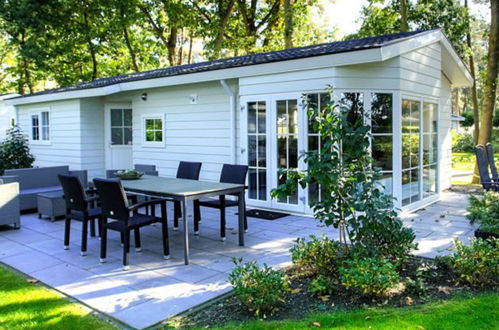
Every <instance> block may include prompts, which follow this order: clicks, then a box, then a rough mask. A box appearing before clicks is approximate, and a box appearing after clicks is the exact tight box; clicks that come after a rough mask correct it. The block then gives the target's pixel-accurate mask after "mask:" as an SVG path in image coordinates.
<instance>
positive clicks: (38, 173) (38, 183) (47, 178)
mask: <svg viewBox="0 0 499 330" xmlns="http://www.w3.org/2000/svg"><path fill="white" fill-rule="evenodd" d="M68 173H69V166H51V167H35V168H21V169H11V170H5V175H16V176H17V180H16V181H18V182H19V185H20V188H21V191H22V190H26V189H32V188H38V187H51V186H56V185H59V178H58V177H57V175H58V174H68Z"/></svg>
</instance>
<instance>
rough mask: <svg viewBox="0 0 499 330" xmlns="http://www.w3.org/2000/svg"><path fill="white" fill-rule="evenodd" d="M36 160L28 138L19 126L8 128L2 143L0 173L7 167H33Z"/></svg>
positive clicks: (0, 146)
mask: <svg viewBox="0 0 499 330" xmlns="http://www.w3.org/2000/svg"><path fill="white" fill-rule="evenodd" d="M34 161H35V157H33V155H31V154H30V152H29V145H28V139H27V138H26V136H25V135H24V134H23V133H22V131H21V129H20V128H19V126H17V125H16V126H13V127H12V128H10V129H8V130H7V138H6V139H5V140H3V141H2V142H1V143H0V175H3V172H4V171H5V170H7V169H11V168H27V167H32V166H33V162H34Z"/></svg>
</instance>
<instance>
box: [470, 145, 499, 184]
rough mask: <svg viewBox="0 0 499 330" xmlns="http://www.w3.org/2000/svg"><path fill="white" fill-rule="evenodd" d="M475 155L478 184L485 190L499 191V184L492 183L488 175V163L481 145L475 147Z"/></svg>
mask: <svg viewBox="0 0 499 330" xmlns="http://www.w3.org/2000/svg"><path fill="white" fill-rule="evenodd" d="M475 155H476V160H477V164H478V172H479V174H480V183H481V185H482V187H483V189H485V190H494V191H499V183H498V182H494V181H493V180H492V178H491V177H490V173H489V161H488V158H487V152H486V150H485V148H484V146H482V145H477V146H476V147H475Z"/></svg>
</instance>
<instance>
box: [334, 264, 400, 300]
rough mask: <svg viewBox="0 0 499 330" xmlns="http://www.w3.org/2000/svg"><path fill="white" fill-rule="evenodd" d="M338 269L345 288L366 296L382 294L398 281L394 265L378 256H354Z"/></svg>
mask: <svg viewBox="0 0 499 330" xmlns="http://www.w3.org/2000/svg"><path fill="white" fill-rule="evenodd" d="M339 271H340V281H341V284H342V285H343V286H344V287H345V288H347V289H348V290H351V291H352V292H354V293H357V294H359V295H361V296H366V297H373V298H374V297H380V296H383V295H384V294H385V293H386V292H387V291H388V290H389V289H390V288H392V287H394V286H395V284H397V283H398V282H399V281H400V277H399V274H398V273H397V271H396V267H395V265H394V264H392V263H391V262H390V261H389V260H386V259H380V258H357V257H354V258H353V259H351V260H348V261H347V262H346V266H345V267H341V268H340V269H339Z"/></svg>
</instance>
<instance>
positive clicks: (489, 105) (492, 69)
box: [478, 0, 499, 145]
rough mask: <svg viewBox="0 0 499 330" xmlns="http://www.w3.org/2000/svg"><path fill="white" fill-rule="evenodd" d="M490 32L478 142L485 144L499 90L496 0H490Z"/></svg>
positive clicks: (490, 128) (487, 139)
mask: <svg viewBox="0 0 499 330" xmlns="http://www.w3.org/2000/svg"><path fill="white" fill-rule="evenodd" d="M490 8H491V15H490V16H491V17H490V34H489V45H488V59H487V72H486V76H485V79H484V81H483V100H482V118H481V121H480V132H479V134H478V144H482V145H485V144H486V143H488V142H490V141H491V137H492V117H493V116H494V107H495V101H496V92H497V74H498V71H497V69H498V63H497V61H498V60H499V44H498V42H497V38H498V36H497V33H498V31H497V29H498V17H499V15H498V12H497V11H498V4H497V1H496V0H491V1H490Z"/></svg>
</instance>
